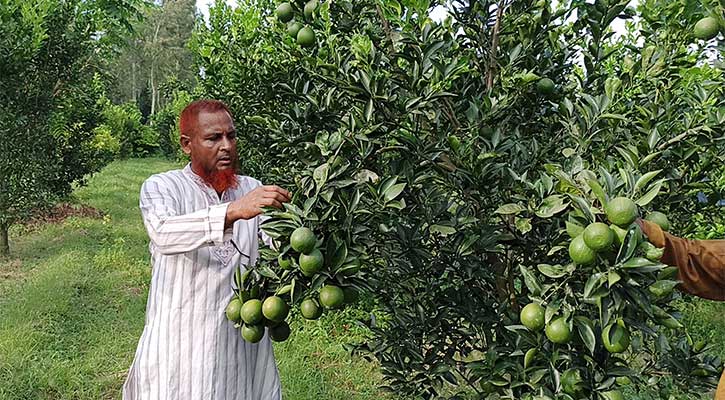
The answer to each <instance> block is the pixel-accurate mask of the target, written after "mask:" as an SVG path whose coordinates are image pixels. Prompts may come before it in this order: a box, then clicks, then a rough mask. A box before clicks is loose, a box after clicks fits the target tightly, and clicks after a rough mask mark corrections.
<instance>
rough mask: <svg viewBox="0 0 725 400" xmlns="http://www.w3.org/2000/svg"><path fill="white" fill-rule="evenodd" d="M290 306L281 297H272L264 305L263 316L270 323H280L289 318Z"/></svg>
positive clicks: (265, 300)
mask: <svg viewBox="0 0 725 400" xmlns="http://www.w3.org/2000/svg"><path fill="white" fill-rule="evenodd" d="M288 313H289V306H288V305H287V303H285V301H284V300H282V298H281V297H279V296H270V297H267V298H266V299H264V303H262V314H263V315H264V318H267V319H268V320H270V321H274V322H280V321H282V320H284V319H285V318H287V314H288Z"/></svg>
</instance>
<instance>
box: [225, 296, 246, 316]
mask: <svg viewBox="0 0 725 400" xmlns="http://www.w3.org/2000/svg"><path fill="white" fill-rule="evenodd" d="M241 310H242V301H241V300H239V299H238V298H236V297H234V298H233V299H232V301H230V302H229V304H227V308H226V309H225V310H224V313H225V314H226V315H227V319H228V320H230V321H232V322H239V320H240V319H241V318H242V316H241V315H239V312H240V311H241Z"/></svg>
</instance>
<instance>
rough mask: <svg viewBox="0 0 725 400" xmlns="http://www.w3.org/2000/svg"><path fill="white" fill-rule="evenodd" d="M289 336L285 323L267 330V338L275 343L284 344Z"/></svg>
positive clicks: (288, 329) (287, 326)
mask: <svg viewBox="0 0 725 400" xmlns="http://www.w3.org/2000/svg"><path fill="white" fill-rule="evenodd" d="M289 334H290V328H289V324H288V323H287V322H286V321H282V323H280V324H279V325H277V326H274V327H272V328H269V338H270V339H272V340H274V341H275V342H284V341H285V340H287V338H288V337H289Z"/></svg>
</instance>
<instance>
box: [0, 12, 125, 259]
mask: <svg viewBox="0 0 725 400" xmlns="http://www.w3.org/2000/svg"><path fill="white" fill-rule="evenodd" d="M137 3H138V2H136V1H108V2H93V1H91V2H88V1H54V0H43V1H36V2H31V3H28V2H24V1H15V0H4V1H2V2H0V22H1V23H0V37H2V39H0V54H2V58H3V62H2V64H1V65H0V88H1V90H0V134H1V135H2V136H1V139H0V254H3V255H4V254H7V253H8V251H9V243H8V229H9V227H10V225H12V224H13V223H15V222H17V221H19V220H22V219H23V218H25V217H27V216H28V215H29V214H30V213H31V212H33V211H34V210H36V209H37V208H40V207H46V206H48V204H49V203H51V202H52V201H53V200H54V199H57V198H58V197H59V196H62V195H65V194H68V193H70V191H71V184H72V183H74V182H82V180H83V177H84V176H85V175H86V174H88V173H91V172H95V171H97V170H99V169H100V168H101V167H102V166H103V165H105V163H107V162H108V161H110V159H109V157H108V156H107V155H108V154H109V152H108V149H107V148H106V147H105V146H104V144H103V141H102V140H97V139H96V135H95V132H94V128H95V127H96V126H98V125H99V124H100V122H101V120H100V118H99V114H100V104H99V100H100V99H101V97H102V95H103V92H104V88H103V87H102V86H101V85H100V82H99V80H98V79H95V78H94V73H95V72H96V71H97V70H96V68H95V67H96V66H97V65H98V64H99V60H100V59H101V57H103V56H105V55H108V54H109V53H108V52H109V50H110V49H112V48H113V45H114V43H116V42H117V39H118V35H119V34H122V33H124V32H125V29H126V26H127V25H128V20H129V19H131V18H133V16H134V13H135V10H136V6H137Z"/></svg>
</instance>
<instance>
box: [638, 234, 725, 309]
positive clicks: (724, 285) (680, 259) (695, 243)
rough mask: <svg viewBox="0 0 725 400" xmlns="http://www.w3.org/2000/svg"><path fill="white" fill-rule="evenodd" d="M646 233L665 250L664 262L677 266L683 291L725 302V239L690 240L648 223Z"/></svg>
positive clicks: (650, 239)
mask: <svg viewBox="0 0 725 400" xmlns="http://www.w3.org/2000/svg"><path fill="white" fill-rule="evenodd" d="M639 221H640V222H641V224H640V225H641V226H642V230H643V231H644V233H645V235H647V237H648V238H649V241H650V242H651V243H652V244H654V245H655V246H657V247H664V248H665V252H664V255H663V256H662V262H663V263H664V264H667V265H672V266H676V267H677V279H678V280H680V281H681V282H682V284H681V285H680V286H679V288H680V290H682V291H684V292H687V293H690V294H692V295H695V296H698V297H703V298H706V299H710V300H725V240H689V239H683V238H679V237H677V236H673V235H670V234H669V233H667V232H664V231H663V230H662V229H661V228H660V227H659V225H657V224H655V223H653V222H650V221H645V220H639Z"/></svg>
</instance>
